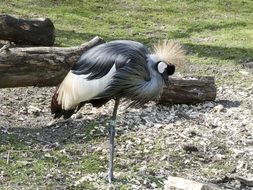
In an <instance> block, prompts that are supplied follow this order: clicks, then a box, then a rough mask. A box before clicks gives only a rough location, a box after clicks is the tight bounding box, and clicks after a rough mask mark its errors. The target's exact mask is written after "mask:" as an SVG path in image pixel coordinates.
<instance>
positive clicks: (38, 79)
mask: <svg viewBox="0 0 253 190" xmlns="http://www.w3.org/2000/svg"><path fill="white" fill-rule="evenodd" d="M101 43H104V40H102V39H101V38H99V37H95V38H93V39H92V40H91V41H89V42H87V43H84V44H82V45H80V46H76V47H69V48H64V47H63V48H61V47H29V48H28V47H26V48H19V47H17V48H13V47H12V48H9V47H6V46H3V47H2V48H1V49H0V88H9V87H24V86H56V85H58V84H59V83H60V82H61V81H62V80H63V78H64V76H65V75H66V74H67V72H68V71H69V70H70V68H71V66H72V65H73V64H74V63H75V62H76V61H77V60H78V58H79V57H80V55H81V54H82V53H83V52H85V51H87V50H88V49H90V48H92V47H94V46H96V45H98V44H101Z"/></svg>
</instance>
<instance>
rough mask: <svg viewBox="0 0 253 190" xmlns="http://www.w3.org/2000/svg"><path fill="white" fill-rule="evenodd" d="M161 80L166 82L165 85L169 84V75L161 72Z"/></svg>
mask: <svg viewBox="0 0 253 190" xmlns="http://www.w3.org/2000/svg"><path fill="white" fill-rule="evenodd" d="M162 76H163V80H164V83H165V84H166V86H168V85H169V76H168V74H167V73H166V72H164V73H163V75H162Z"/></svg>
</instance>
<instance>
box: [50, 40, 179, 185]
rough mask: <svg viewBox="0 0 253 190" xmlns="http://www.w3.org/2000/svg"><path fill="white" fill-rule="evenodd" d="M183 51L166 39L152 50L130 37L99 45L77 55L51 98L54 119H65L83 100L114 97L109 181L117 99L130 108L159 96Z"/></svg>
mask: <svg viewBox="0 0 253 190" xmlns="http://www.w3.org/2000/svg"><path fill="white" fill-rule="evenodd" d="M183 53H184V52H183V50H182V48H181V46H180V45H179V44H177V43H168V42H164V43H162V44H160V45H156V46H154V51H153V52H151V51H149V49H148V48H147V47H145V46H144V45H143V44H141V43H139V42H135V41H129V40H116V41H111V42H108V43H105V44H101V45H98V46H96V47H94V48H92V49H90V50H88V51H87V52H85V53H84V54H83V55H82V56H81V57H80V59H79V60H78V61H77V62H76V63H75V64H74V66H73V67H72V69H71V70H70V71H69V73H68V74H67V76H66V77H65V79H64V80H63V82H62V83H61V84H60V86H59V87H58V88H57V90H56V92H55V93H54V95H53V97H52V101H51V112H52V114H54V118H59V117H61V116H63V118H65V119H67V118H69V117H71V115H72V114H74V113H76V112H77V111H78V110H79V109H80V108H81V107H82V106H83V105H84V104H85V103H91V104H92V105H93V106H94V107H100V106H102V105H104V104H105V103H107V102H108V101H109V100H111V99H114V100H115V105H114V109H113V115H112V117H111V121H110V127H109V136H110V156H109V173H108V180H109V182H111V181H112V180H113V157H114V136H115V126H116V115H117V110H118V106H119V102H120V99H124V100H130V104H129V106H130V107H131V106H140V105H143V104H145V103H147V102H149V101H151V100H155V99H158V98H159V96H160V94H161V93H162V90H163V88H164V86H166V85H168V84H169V83H168V76H169V75H172V74H173V73H174V71H175V65H176V64H177V63H178V62H180V60H181V58H182V57H183ZM174 64H175V65H174Z"/></svg>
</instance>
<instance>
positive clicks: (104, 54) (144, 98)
mask: <svg viewBox="0 0 253 190" xmlns="http://www.w3.org/2000/svg"><path fill="white" fill-rule="evenodd" d="M156 59H157V58H155V56H154V55H152V54H151V52H150V51H149V50H148V49H147V48H146V47H145V46H144V45H142V44H141V43H139V42H135V41H128V40H117V41H113V42H109V43H106V44H102V45H100V46H97V47H94V48H92V49H91V50H89V51H88V52H86V53H85V54H83V55H82V56H81V58H80V59H79V61H78V62H77V63H76V64H75V65H74V66H73V68H72V69H71V70H72V72H73V73H74V74H77V75H86V74H89V76H88V77H87V79H88V80H94V79H100V78H102V77H103V76H105V75H106V74H107V73H108V72H109V71H110V69H111V68H112V67H113V65H115V66H116V73H115V75H114V76H113V77H112V80H111V82H110V83H109V85H108V87H107V88H106V90H105V91H103V92H102V93H100V94H99V95H98V96H96V97H94V98H93V99H94V100H96V99H100V98H103V99H110V98H122V97H123V98H126V99H128V100H131V101H132V103H131V104H130V106H133V105H134V106H138V105H141V104H144V103H146V102H148V101H150V100H154V99H156V98H158V97H159V95H160V93H161V92H162V88H163V86H164V81H163V78H162V77H161V75H160V73H158V72H157V70H156V64H157V62H158V61H159V60H158V59H157V60H156ZM158 92H159V93H158Z"/></svg>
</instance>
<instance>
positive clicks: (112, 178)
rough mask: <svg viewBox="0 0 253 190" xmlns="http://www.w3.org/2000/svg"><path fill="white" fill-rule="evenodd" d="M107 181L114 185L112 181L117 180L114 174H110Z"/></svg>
mask: <svg viewBox="0 0 253 190" xmlns="http://www.w3.org/2000/svg"><path fill="white" fill-rule="evenodd" d="M107 179H108V181H109V183H112V181H114V180H115V178H114V177H113V174H112V173H109V174H108V176H107Z"/></svg>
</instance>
